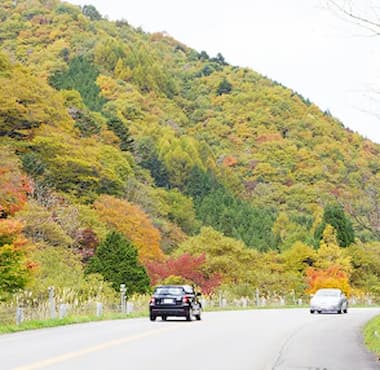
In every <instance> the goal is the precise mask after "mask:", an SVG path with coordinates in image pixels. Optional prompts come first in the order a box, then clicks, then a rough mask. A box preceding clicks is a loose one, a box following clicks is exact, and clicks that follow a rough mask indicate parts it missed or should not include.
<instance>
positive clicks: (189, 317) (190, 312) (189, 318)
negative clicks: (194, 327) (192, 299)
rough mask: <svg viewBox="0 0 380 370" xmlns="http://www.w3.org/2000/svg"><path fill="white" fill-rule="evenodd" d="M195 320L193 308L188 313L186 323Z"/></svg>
mask: <svg viewBox="0 0 380 370" xmlns="http://www.w3.org/2000/svg"><path fill="white" fill-rule="evenodd" d="M192 318H193V311H192V310H191V308H189V309H188V311H187V312H186V321H191V320H192Z"/></svg>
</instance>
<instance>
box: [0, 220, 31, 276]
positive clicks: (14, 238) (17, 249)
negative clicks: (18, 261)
mask: <svg viewBox="0 0 380 370" xmlns="http://www.w3.org/2000/svg"><path fill="white" fill-rule="evenodd" d="M23 228H24V225H23V224H22V223H21V222H20V221H18V220H14V219H0V247H3V246H5V245H6V246H8V247H9V248H10V249H11V250H12V251H13V253H15V254H17V255H23V256H25V257H26V256H27V255H28V253H29V252H31V250H32V248H33V245H32V244H30V243H29V241H28V239H26V238H25V236H24V235H23V234H22V231H23ZM24 266H25V268H26V269H27V270H33V269H35V268H36V267H37V265H36V263H34V262H32V261H30V260H27V259H26V260H25V261H24Z"/></svg>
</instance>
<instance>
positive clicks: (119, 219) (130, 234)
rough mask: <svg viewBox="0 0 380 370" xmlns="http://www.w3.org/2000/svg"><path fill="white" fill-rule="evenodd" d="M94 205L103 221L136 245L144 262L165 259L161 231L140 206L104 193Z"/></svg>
mask: <svg viewBox="0 0 380 370" xmlns="http://www.w3.org/2000/svg"><path fill="white" fill-rule="evenodd" d="M94 207H95V209H96V211H97V212H98V214H99V216H100V219H101V220H102V221H103V222H105V223H106V224H107V225H108V226H109V227H110V228H114V229H116V230H117V231H119V232H121V233H122V234H124V235H125V236H126V237H127V238H128V239H129V240H130V241H131V242H132V243H133V244H134V245H135V246H136V248H137V250H138V254H139V259H140V261H141V262H142V263H144V264H145V263H146V262H148V261H160V260H162V259H163V257H164V254H163V252H162V250H161V249H160V239H161V236H160V232H159V231H158V230H157V229H156V228H155V227H154V226H153V224H152V222H151V220H150V219H149V217H148V216H147V214H146V213H145V212H144V211H142V210H141V209H140V208H139V207H138V206H136V205H134V204H132V203H129V202H128V201H127V200H122V199H117V198H114V197H112V196H109V195H102V196H100V197H99V199H98V200H97V201H96V202H95V203H94Z"/></svg>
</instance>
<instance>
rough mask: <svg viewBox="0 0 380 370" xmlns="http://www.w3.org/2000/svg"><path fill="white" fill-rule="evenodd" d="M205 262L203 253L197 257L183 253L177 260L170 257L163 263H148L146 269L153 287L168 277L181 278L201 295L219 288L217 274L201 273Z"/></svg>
mask: <svg viewBox="0 0 380 370" xmlns="http://www.w3.org/2000/svg"><path fill="white" fill-rule="evenodd" d="M205 261H206V255H205V254H204V253H203V254H201V255H200V256H198V257H195V256H192V255H191V254H189V253H184V254H182V255H181V256H179V257H177V258H175V257H171V258H169V259H168V260H167V261H165V262H149V263H147V264H146V268H147V271H148V275H149V277H150V279H151V281H152V284H153V285H155V284H157V283H159V282H160V281H162V280H164V279H166V278H168V277H169V276H181V277H182V278H184V279H186V280H190V281H192V282H193V283H194V284H196V285H198V286H199V287H200V288H201V289H202V292H203V293H205V294H210V293H212V292H213V291H214V290H215V288H216V287H217V286H219V284H220V282H221V277H220V276H219V275H218V274H213V275H211V276H207V275H206V274H205V273H204V272H203V271H202V267H203V264H204V262H205Z"/></svg>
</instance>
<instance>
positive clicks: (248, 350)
mask: <svg viewBox="0 0 380 370" xmlns="http://www.w3.org/2000/svg"><path fill="white" fill-rule="evenodd" d="M376 314H380V309H350V310H349V313H348V314H347V315H331V314H329V315H327V314H324V315H311V314H310V313H309V312H308V310H306V309H283V310H251V311H234V312H212V313H204V314H203V320H202V321H193V322H186V321H182V320H170V319H169V320H168V321H167V322H163V321H161V320H160V319H157V321H156V322H150V321H149V320H148V319H147V318H146V319H131V320H118V321H107V322H96V323H89V324H79V325H71V326H65V327H58V328H51V329H43V330H36V331H30V332H23V333H16V334H9V335H1V336H0V369H1V370H8V369H12V370H16V369H17V370H32V369H33V370H34V369H49V370H269V369H271V370H285V369H286V370H303V369H308V370H317V369H318V370H325V369H326V370H343V369H344V370H372V369H380V365H379V362H377V361H376V358H375V356H374V355H372V354H370V353H368V351H367V350H366V349H365V347H364V345H363V344H362V337H361V333H360V329H361V327H362V326H363V325H364V323H365V322H366V321H367V320H369V319H370V318H371V317H373V316H374V315H376Z"/></svg>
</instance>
